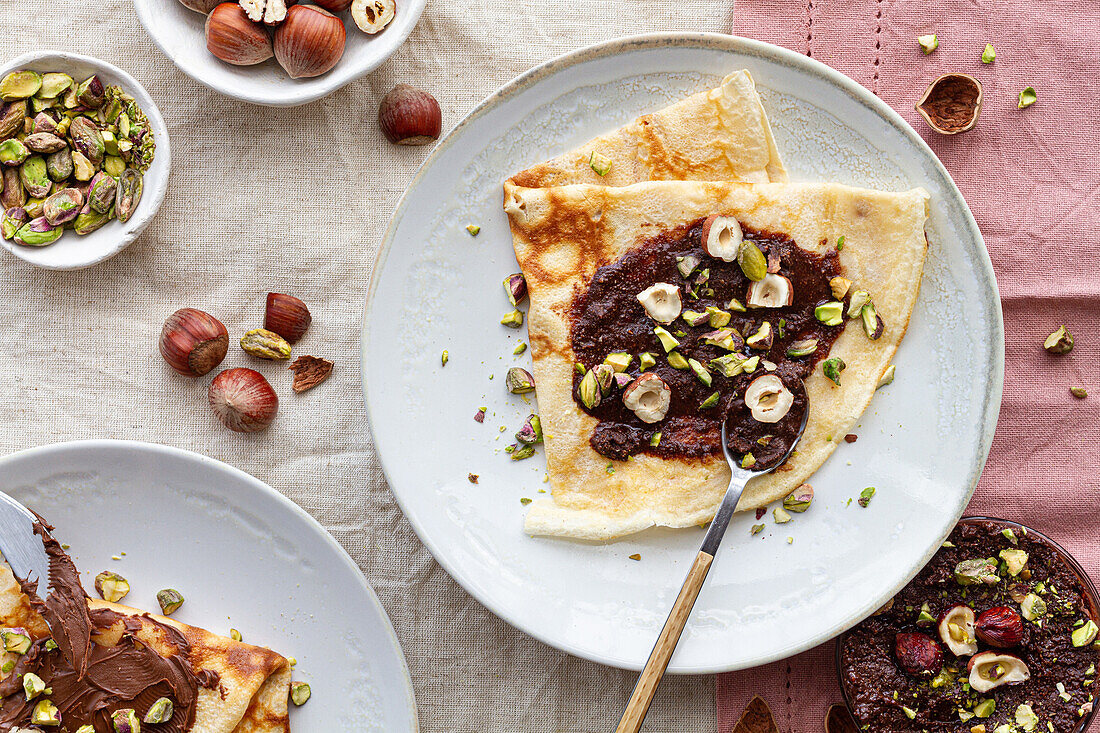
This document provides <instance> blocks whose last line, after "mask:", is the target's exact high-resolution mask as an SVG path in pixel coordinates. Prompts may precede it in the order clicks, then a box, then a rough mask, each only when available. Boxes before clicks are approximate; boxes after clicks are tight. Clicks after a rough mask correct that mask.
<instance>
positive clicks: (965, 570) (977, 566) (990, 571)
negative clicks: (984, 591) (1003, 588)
mask: <svg viewBox="0 0 1100 733" xmlns="http://www.w3.org/2000/svg"><path fill="white" fill-rule="evenodd" d="M954 576H955V582H956V583H958V584H959V585H963V586H966V585H977V584H979V583H981V584H985V585H994V584H996V583H999V582H1000V581H1001V578H1000V576H998V575H997V560H996V559H995V558H992V557H989V558H974V559H970V560H963V561H962V562H960V563H958V564H957V565H955V572H954Z"/></svg>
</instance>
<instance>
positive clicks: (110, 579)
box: [95, 570, 130, 603]
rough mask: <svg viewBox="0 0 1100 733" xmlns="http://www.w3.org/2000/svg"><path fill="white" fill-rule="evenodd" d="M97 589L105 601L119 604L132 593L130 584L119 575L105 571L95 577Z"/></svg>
mask: <svg viewBox="0 0 1100 733" xmlns="http://www.w3.org/2000/svg"><path fill="white" fill-rule="evenodd" d="M95 589H96V593H99V597H100V598H102V599H103V600H105V601H110V602H111V603H118V602H119V601H121V600H122V599H123V598H125V597H126V594H127V593H129V592H130V583H129V582H128V581H127V580H126V578H124V577H122V576H121V575H119V574H118V573H113V572H111V571H109V570H104V571H103V572H102V573H100V574H99V575H97V576H95Z"/></svg>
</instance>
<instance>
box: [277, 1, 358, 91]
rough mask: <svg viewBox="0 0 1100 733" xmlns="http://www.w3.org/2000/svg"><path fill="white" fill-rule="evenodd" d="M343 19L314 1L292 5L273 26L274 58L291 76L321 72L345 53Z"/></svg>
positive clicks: (318, 74)
mask: <svg viewBox="0 0 1100 733" xmlns="http://www.w3.org/2000/svg"><path fill="white" fill-rule="evenodd" d="M346 40H347V32H346V31H345V30H344V23H343V21H341V20H340V19H339V18H337V17H336V16H335V15H333V14H332V13H330V12H328V11H327V10H325V9H324V8H319V7H317V6H316V5H295V6H293V7H292V8H290V10H288V11H287V14H286V21H285V22H284V23H283V24H282V25H280V26H279V27H278V28H276V29H275V60H276V61H278V62H279V66H282V67H283V69H284V70H285V71H286V73H288V74H290V77H291V78H292V79H301V78H304V77H312V76H320V75H321V74H324V73H326V72H328V71H330V70H331V69H332V67H334V66H336V64H337V62H339V61H340V58H341V57H342V56H343V55H344V43H345V41H346Z"/></svg>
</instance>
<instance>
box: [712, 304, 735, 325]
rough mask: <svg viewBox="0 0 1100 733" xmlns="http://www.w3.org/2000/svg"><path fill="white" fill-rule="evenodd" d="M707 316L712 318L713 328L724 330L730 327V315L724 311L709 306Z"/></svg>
mask: <svg viewBox="0 0 1100 733" xmlns="http://www.w3.org/2000/svg"><path fill="white" fill-rule="evenodd" d="M707 315H708V316H710V327H711V328H722V327H724V326H728V325H729V322H730V314H729V313H727V312H726V311H724V310H721V309H719V308H715V307H714V306H713V305H708V306H707Z"/></svg>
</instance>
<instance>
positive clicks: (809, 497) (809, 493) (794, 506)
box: [783, 484, 814, 514]
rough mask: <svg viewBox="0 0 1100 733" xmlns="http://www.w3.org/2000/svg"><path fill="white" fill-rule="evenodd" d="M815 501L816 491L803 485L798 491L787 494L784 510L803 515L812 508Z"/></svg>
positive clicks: (807, 485) (784, 500)
mask: <svg viewBox="0 0 1100 733" xmlns="http://www.w3.org/2000/svg"><path fill="white" fill-rule="evenodd" d="M813 500H814V489H813V487H812V486H810V485H809V484H802V485H801V486H799V487H798V488H797V489H795V490H794V491H792V492H791V493H789V494H787V497H786V498H785V499H783V508H784V509H786V510H788V511H792V512H798V513H799V514H802V513H803V512H805V511H806V510H807V509H809V508H810V504H812V503H813Z"/></svg>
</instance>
